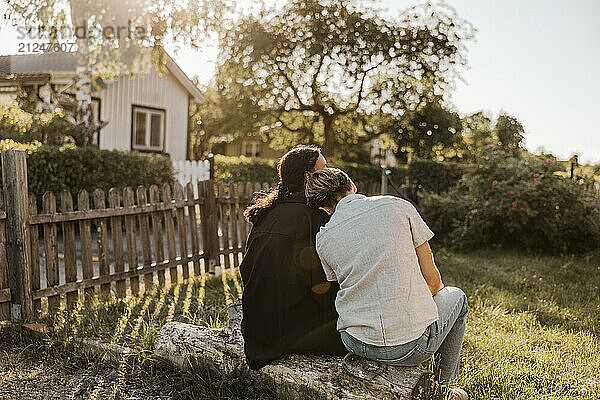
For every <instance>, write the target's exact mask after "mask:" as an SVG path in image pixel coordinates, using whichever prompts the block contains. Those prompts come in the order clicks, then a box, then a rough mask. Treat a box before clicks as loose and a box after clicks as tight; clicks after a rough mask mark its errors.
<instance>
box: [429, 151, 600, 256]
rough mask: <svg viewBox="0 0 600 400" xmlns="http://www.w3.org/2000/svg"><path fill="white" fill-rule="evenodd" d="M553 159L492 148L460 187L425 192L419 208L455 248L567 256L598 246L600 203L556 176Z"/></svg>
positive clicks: (556, 168)
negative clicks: (441, 192)
mask: <svg viewBox="0 0 600 400" xmlns="http://www.w3.org/2000/svg"><path fill="white" fill-rule="evenodd" d="M562 169H563V167H562V166H561V165H560V164H559V163H557V162H555V161H553V160H552V159H549V158H539V157H536V156H533V155H530V154H525V155H522V156H519V157H515V156H512V155H509V154H507V153H504V152H502V151H501V150H498V149H495V148H489V149H487V150H486V152H485V154H484V155H483V156H482V159H481V160H480V161H479V163H478V164H476V165H473V166H472V167H471V168H469V170H468V171H467V172H466V173H465V174H464V175H463V177H462V178H461V180H460V182H459V184H458V186H456V187H454V188H452V189H450V191H448V192H447V193H444V194H441V195H438V194H433V193H431V192H426V193H424V194H423V195H422V196H423V197H422V198H421V202H420V207H421V211H422V213H423V215H424V218H425V220H426V221H427V222H428V223H429V224H430V226H431V228H432V230H433V231H434V232H435V233H436V234H437V237H438V240H439V241H441V242H442V243H443V244H445V245H448V246H452V247H463V248H464V247H480V246H497V247H504V248H509V247H510V248H518V249H526V250H532V251H545V252H552V253H566V252H579V251H587V250H593V249H597V248H599V247H600V210H599V206H600V203H599V202H598V199H594V198H592V197H590V195H589V194H587V193H586V191H585V189H584V188H583V186H581V185H579V184H577V183H576V182H574V181H572V180H570V179H568V178H564V177H561V176H558V174H556V172H558V171H561V170H562Z"/></svg>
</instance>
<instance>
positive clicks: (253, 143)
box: [241, 139, 262, 158]
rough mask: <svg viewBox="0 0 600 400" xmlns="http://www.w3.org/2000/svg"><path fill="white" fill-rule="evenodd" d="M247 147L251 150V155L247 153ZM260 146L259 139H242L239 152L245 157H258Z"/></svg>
mask: <svg viewBox="0 0 600 400" xmlns="http://www.w3.org/2000/svg"><path fill="white" fill-rule="evenodd" d="M249 147H250V148H251V149H252V150H253V152H252V155H250V156H249V155H248V154H247V153H248V148H249ZM261 147H262V142H261V141H260V140H252V139H246V140H242V149H241V150H242V151H241V153H242V155H243V156H246V157H250V158H257V157H260V152H261Z"/></svg>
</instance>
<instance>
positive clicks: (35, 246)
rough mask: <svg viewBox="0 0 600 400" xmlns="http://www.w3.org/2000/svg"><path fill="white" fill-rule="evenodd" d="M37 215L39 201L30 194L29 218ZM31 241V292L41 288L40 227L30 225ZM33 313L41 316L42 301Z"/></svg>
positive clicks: (1, 231) (0, 229)
mask: <svg viewBox="0 0 600 400" xmlns="http://www.w3.org/2000/svg"><path fill="white" fill-rule="evenodd" d="M36 214H37V200H36V197H35V195H34V194H32V193H30V194H29V216H32V215H36ZM0 225H1V224H0ZM3 228H4V227H3V226H0V235H3V234H4V229H3ZM29 240H30V242H31V290H32V291H35V290H38V289H39V288H40V232H39V226H38V225H29ZM1 246H2V244H1V243H0V247H1ZM0 251H1V250H0ZM0 257H1V256H0ZM0 286H1V285H0ZM33 312H34V314H35V315H40V314H41V312H42V302H41V301H40V300H34V301H33ZM0 319H1V317H0Z"/></svg>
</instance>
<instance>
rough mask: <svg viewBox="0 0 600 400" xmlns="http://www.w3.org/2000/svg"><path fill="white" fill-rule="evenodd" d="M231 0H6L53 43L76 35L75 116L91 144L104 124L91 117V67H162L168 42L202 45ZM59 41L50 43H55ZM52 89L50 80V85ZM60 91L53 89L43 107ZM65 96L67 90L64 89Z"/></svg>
mask: <svg viewBox="0 0 600 400" xmlns="http://www.w3.org/2000/svg"><path fill="white" fill-rule="evenodd" d="M231 3H232V2H231V1H227V0H202V1H197V0H52V1H48V0H8V1H7V4H8V13H7V16H8V17H9V18H10V19H11V20H13V22H23V23H24V24H25V25H26V26H28V27H29V29H30V31H29V32H28V34H29V35H32V34H34V35H40V36H41V37H40V41H41V39H42V38H43V39H46V40H48V41H49V42H50V43H56V44H60V43H61V42H63V43H64V42H65V41H67V42H72V41H73V40H75V41H76V44H77V46H76V54H77V68H76V72H77V76H76V78H75V80H74V85H73V87H74V88H75V99H74V105H75V107H74V112H73V113H72V114H73V115H72V117H73V118H74V119H75V122H76V123H77V125H79V126H80V127H83V129H84V130H85V131H86V134H85V135H84V136H83V141H82V143H80V144H87V143H88V142H89V141H90V140H91V138H92V136H93V134H94V132H96V131H97V130H98V129H99V128H100V127H101V125H99V124H94V123H92V121H91V107H90V104H91V93H92V86H91V78H92V70H94V72H98V73H99V74H100V75H101V76H104V77H114V76H115V75H118V74H122V73H124V72H129V73H144V72H145V70H146V69H147V67H148V66H149V65H153V66H155V67H159V68H161V66H162V68H164V66H163V61H164V52H163V51H162V44H163V43H164V42H176V43H180V44H186V45H190V46H201V45H202V41H203V40H205V38H206V36H207V33H209V32H213V31H218V30H219V29H221V28H222V27H223V18H224V16H225V15H226V14H227V13H228V12H229V11H230V10H231V7H230V6H231ZM228 4H229V5H228ZM54 48H56V49H59V50H60V49H61V48H60V47H58V46H57V47H53V46H51V47H50V50H52V49H54ZM46 89H47V90H50V88H49V86H48V88H46ZM60 95H61V94H60V93H49V94H48V96H46V97H47V103H48V104H46V105H45V109H44V111H51V110H50V108H52V106H56V105H57V103H58V101H56V98H57V97H59V96H60ZM63 98H64V95H63Z"/></svg>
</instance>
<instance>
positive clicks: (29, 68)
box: [0, 52, 77, 75]
mask: <svg viewBox="0 0 600 400" xmlns="http://www.w3.org/2000/svg"><path fill="white" fill-rule="evenodd" d="M76 64H77V61H76V58H75V53H65V52H51V53H40V54H17V55H9V56H0V75H10V74H16V75H20V74H23V75H29V74H47V73H50V72H75V69H76V68H75V67H76Z"/></svg>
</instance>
